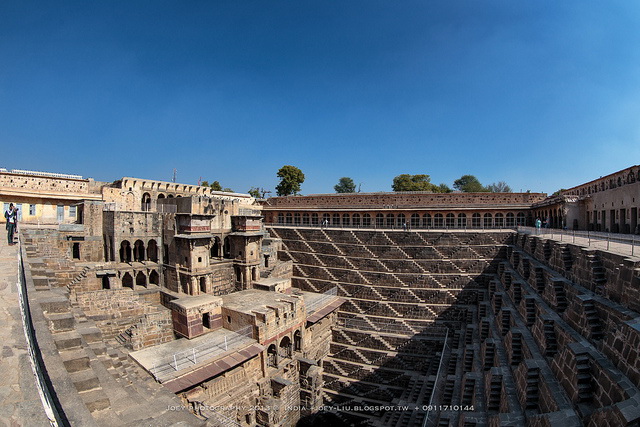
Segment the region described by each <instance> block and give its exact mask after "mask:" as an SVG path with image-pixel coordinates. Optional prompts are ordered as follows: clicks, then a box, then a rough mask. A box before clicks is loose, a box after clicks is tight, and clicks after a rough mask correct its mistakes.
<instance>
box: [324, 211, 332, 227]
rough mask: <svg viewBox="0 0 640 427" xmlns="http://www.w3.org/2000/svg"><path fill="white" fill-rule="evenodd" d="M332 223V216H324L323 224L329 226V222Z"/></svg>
mask: <svg viewBox="0 0 640 427" xmlns="http://www.w3.org/2000/svg"><path fill="white" fill-rule="evenodd" d="M330 221H331V215H329V214H328V213H326V214H322V222H323V223H324V224H327V225H329V222H330Z"/></svg>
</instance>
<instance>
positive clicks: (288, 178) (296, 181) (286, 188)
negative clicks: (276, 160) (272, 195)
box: [276, 165, 304, 196]
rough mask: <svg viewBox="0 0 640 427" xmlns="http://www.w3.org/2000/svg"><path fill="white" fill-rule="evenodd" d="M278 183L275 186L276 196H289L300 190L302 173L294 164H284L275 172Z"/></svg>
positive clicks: (302, 178)
mask: <svg viewBox="0 0 640 427" xmlns="http://www.w3.org/2000/svg"><path fill="white" fill-rule="evenodd" d="M277 176H278V178H280V184H278V185H277V186H276V194H278V196H290V195H292V194H298V193H299V192H300V184H302V183H303V182H304V174H303V173H302V171H301V170H300V169H298V168H297V167H295V166H290V165H285V166H283V167H281V168H280V170H279V171H278V174H277Z"/></svg>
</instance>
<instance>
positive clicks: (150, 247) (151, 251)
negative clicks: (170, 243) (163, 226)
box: [147, 239, 158, 262]
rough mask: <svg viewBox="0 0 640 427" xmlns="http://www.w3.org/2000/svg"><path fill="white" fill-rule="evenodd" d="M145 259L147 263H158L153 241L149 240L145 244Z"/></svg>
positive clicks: (156, 250)
mask: <svg viewBox="0 0 640 427" xmlns="http://www.w3.org/2000/svg"><path fill="white" fill-rule="evenodd" d="M147 259H148V260H149V261H153V262H158V244H157V243H156V241H155V240H154V239H151V240H149V243H148V244H147Z"/></svg>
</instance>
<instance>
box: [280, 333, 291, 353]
mask: <svg viewBox="0 0 640 427" xmlns="http://www.w3.org/2000/svg"><path fill="white" fill-rule="evenodd" d="M280 356H281V357H283V358H289V357H291V338H289V337H288V336H286V335H285V336H284V337H282V339H281V340H280Z"/></svg>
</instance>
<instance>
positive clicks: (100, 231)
mask: <svg viewBox="0 0 640 427" xmlns="http://www.w3.org/2000/svg"><path fill="white" fill-rule="evenodd" d="M636 169H637V167H633V168H629V170H625V171H621V172H618V173H616V174H612V175H611V176H610V177H605V178H602V179H601V180H604V181H602V182H601V180H596V181H594V182H593V183H588V184H585V185H583V186H579V187H576V188H574V189H570V190H567V191H565V192H564V193H563V194H561V195H560V196H558V197H552V198H545V195H543V194H531V193H517V194H492V193H482V194H461V193H453V194H429V193H391V194H390V193H375V194H351V195H315V196H295V197H288V198H272V199H269V200H268V201H266V203H265V204H264V206H260V205H258V204H257V203H256V201H255V200H254V199H253V198H251V197H250V196H248V195H242V194H235V193H218V192H212V191H211V190H210V189H209V188H204V187H198V186H189V185H183V184H175V183H167V182H160V181H152V180H142V179H137V178H122V179H121V180H118V181H116V182H114V183H110V184H107V183H95V182H93V181H91V180H83V179H80V178H79V177H62V176H49V177H42V176H38V177H37V179H35V178H36V177H35V176H34V180H33V181H29V179H27V181H26V182H24V183H21V182H20V181H15V180H14V181H11V180H12V179H14V178H15V176H17V175H20V174H18V173H17V172H16V171H13V172H0V175H2V177H4V178H6V177H8V178H7V179H9V183H8V184H7V183H5V181H2V182H3V183H4V184H3V185H2V186H0V197H2V199H1V200H2V201H3V202H4V201H7V202H8V201H14V202H15V201H16V200H15V199H12V197H16V196H14V195H13V194H14V193H12V192H15V191H16V190H15V189H12V188H14V187H11V185H15V186H18V187H19V188H20V190H19V192H20V194H21V197H24V199H21V200H22V201H23V204H27V203H29V202H30V201H31V200H40V199H38V198H39V197H41V195H39V193H38V191H36V190H35V189H34V187H33V188H32V187H29V185H31V184H29V183H30V182H33V183H36V182H37V183H38V184H37V185H38V186H40V187H42V186H43V185H44V186H47V185H49V184H46V185H45V183H47V182H48V183H50V184H51V186H52V187H50V188H49V187H47V188H49V190H47V191H43V193H46V194H45V196H46V197H44V198H43V199H42V200H45V199H46V200H52V201H56V203H58V202H57V200H68V202H65V203H68V204H69V206H71V205H73V206H74V209H73V210H74V211H75V214H76V216H75V218H74V219H73V220H71V219H70V218H69V217H68V215H66V216H64V217H63V218H62V220H59V218H57V217H56V218H55V219H53V217H52V216H51V215H49V217H48V218H49V219H48V220H47V221H45V220H44V217H41V218H39V219H40V225H42V224H44V223H45V222H51V223H55V224H57V225H56V226H55V227H48V228H47V227H45V228H42V227H40V228H32V229H25V230H24V231H21V234H22V239H23V252H24V255H25V256H26V258H27V263H26V279H27V288H28V291H29V295H30V296H29V298H30V306H31V311H32V313H33V317H34V320H35V324H34V328H35V329H36V333H37V339H38V342H39V344H40V345H41V347H42V349H43V350H42V358H43V362H44V366H49V367H52V369H51V372H52V374H51V375H52V377H51V378H50V381H49V382H50V383H51V384H52V385H53V387H54V388H55V390H57V392H56V394H57V395H59V402H58V405H57V407H59V409H60V410H61V411H62V412H63V413H64V416H65V417H67V419H69V420H74V421H75V422H80V421H79V420H82V424H83V425H84V424H87V425H89V424H91V423H96V424H99V425H118V424H127V423H141V422H142V423H149V424H154V423H156V424H157V423H158V422H162V423H165V424H168V425H172V424H182V425H185V424H187V425H199V423H208V425H247V426H253V425H264V426H272V425H283V426H288V425H296V424H297V423H300V424H301V425H305V423H307V422H309V423H314V424H316V423H326V424H331V425H334V424H335V425H337V424H339V423H343V424H345V425H349V424H362V423H365V424H371V425H385V426H387V425H394V426H405V425H478V426H480V425H559V424H567V425H583V424H586V425H606V423H609V424H610V425H636V424H637V423H638V422H640V412H639V411H638V409H637V408H638V407H639V405H638V403H640V402H639V399H640V394H638V391H639V390H640V389H639V387H640V382H639V381H640V380H639V378H640V374H639V373H638V372H639V370H638V358H637V351H636V348H637V345H636V344H637V341H638V328H637V324H638V321H639V320H640V315H639V314H638V313H639V311H640V295H638V293H637V289H638V286H640V276H639V273H638V271H640V260H638V258H634V257H624V256H620V255H615V254H612V253H609V252H605V251H600V250H593V249H589V248H584V247H581V246H578V245H575V244H573V243H571V244H570V243H567V242H557V241H554V240H549V239H548V238H547V237H543V236H537V235H528V234H524V233H523V232H518V231H515V230H514V228H515V226H517V225H532V224H533V221H534V220H535V218H536V217H541V218H542V219H543V220H544V221H545V222H547V223H548V224H549V225H550V226H557V227H562V226H569V227H573V226H575V227H577V228H582V227H583V222H584V224H585V225H586V224H593V227H591V228H594V229H597V228H598V227H597V224H601V225H602V224H607V223H609V227H612V226H613V225H615V224H618V228H619V229H620V230H621V231H626V229H627V227H622V225H628V226H629V227H628V228H629V231H631V230H632V226H633V225H634V222H633V218H634V217H637V210H636V211H634V208H635V206H636V205H634V203H637V201H636V200H635V199H636V196H637V193H638V192H637V189H638V187H636V184H637V183H636V182H635V181H633V179H632V178H631V177H630V176H631V175H630V174H629V172H633V175H634V177H635V176H636V173H637V172H636ZM23 175H24V174H23ZM20 176H22V175H20ZM618 177H620V182H619V183H618V180H617V178H618ZM623 177H626V181H624V182H626V184H624V183H623V181H622V179H623ZM43 180H44V181H43ZM60 180H63V181H60ZM64 180H72V181H73V182H76V181H77V182H78V183H77V186H78V188H75V187H74V188H73V189H72V190H73V191H71V190H70V192H69V193H68V194H67V193H64V192H61V194H62V193H64V194H62V196H64V197H70V198H69V199H65V198H64V197H62V196H60V197H59V198H58V199H56V198H55V197H56V194H57V193H56V192H55V191H53V190H51V188H55V187H56V186H59V185H62V183H65V182H67V181H64ZM54 181H55V182H54ZM58 181H60V182H58ZM605 181H606V182H605ZM69 182H71V181H69ZM602 183H604V184H605V185H604V187H603V188H604V189H603V190H600V191H595V190H594V188H595V187H594V185H595V186H596V187H597V186H598V185H600V184H602ZM54 184H55V186H54ZM596 184H597V185H596ZM613 184H615V186H614V187H615V188H614V187H612V185H613ZM34 185H36V184H34ZM64 185H66V184H64ZM69 185H71V184H69ZM7 188H9V189H8V190H7ZM16 188H17V187H16ZM65 188H66V187H65ZM69 188H71V187H69ZM623 190H624V191H623ZM589 191H591V194H588V193H589ZM583 192H584V193H585V194H582V193H583ZM595 193H599V195H597V194H595ZM15 194H16V195H17V193H15ZM85 196H86V197H85ZM618 196H620V197H618ZM629 197H630V199H629V200H628V198H629ZM605 198H606V200H605ZM45 203H46V202H45ZM611 203H612V204H613V205H612V207H613V209H616V210H617V212H618V214H619V215H620V218H623V217H624V218H625V221H624V222H622V221H621V220H620V221H619V222H616V223H611V222H609V220H608V219H607V218H610V216H609V214H608V213H607V214H606V217H605V219H607V222H602V221H601V222H594V221H593V220H594V219H596V220H597V219H598V218H599V217H598V215H597V212H596V214H593V212H594V211H597V210H602V207H603V204H604V205H606V206H605V207H608V206H609V204H611ZM29 204H30V203H29ZM598 204H599V205H598ZM52 205H53V203H52ZM56 206H57V205H56ZM63 206H66V205H63ZM598 206H600V207H598ZM622 206H624V208H622ZM43 209H44V208H43ZM622 209H624V213H622ZM636 209H637V208H636ZM43 212H44V210H43ZM65 212H67V211H65ZM589 212H591V213H589ZM634 215H635V216H634ZM263 217H265V218H266V222H267V224H268V227H267V228H266V229H265V228H264V227H263V225H262V218H263ZM574 219H576V220H577V225H576V224H574ZM23 222H24V223H29V222H31V223H32V224H34V225H37V224H38V219H36V218H31V219H29V218H25V217H23ZM635 224H636V228H637V222H636V223H635ZM483 228H484V230H482V229H483ZM600 228H602V227H600ZM53 367H55V369H53ZM73 393H76V394H75V395H74V394H73ZM73 396H75V398H74V397H73ZM74 399H75V400H76V401H77V402H81V403H76V404H73V402H72V401H73V400H74ZM182 408H187V409H184V410H183V409H182Z"/></svg>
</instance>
